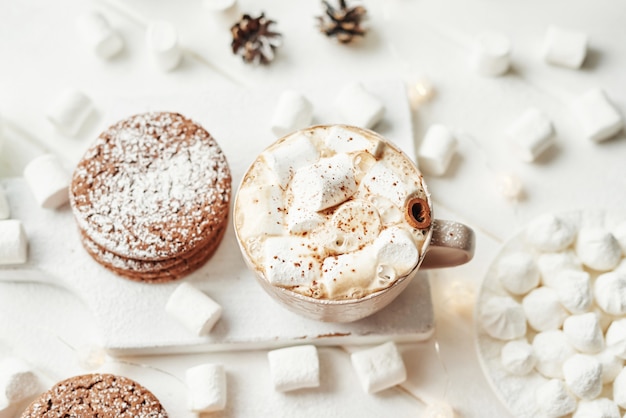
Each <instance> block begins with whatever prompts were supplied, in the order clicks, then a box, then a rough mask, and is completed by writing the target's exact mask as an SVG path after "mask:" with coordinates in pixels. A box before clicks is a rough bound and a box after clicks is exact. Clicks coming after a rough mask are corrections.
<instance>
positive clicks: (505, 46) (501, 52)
mask: <svg viewBox="0 0 626 418" xmlns="http://www.w3.org/2000/svg"><path fill="white" fill-rule="evenodd" d="M510 56H511V41H510V40H509V38H507V37H506V36H504V35H502V34H500V33H495V32H485V33H482V34H480V35H479V36H477V37H476V39H475V40H474V43H473V47H472V57H471V66H472V68H473V69H474V71H476V72H477V73H479V74H481V75H485V76H491V77H495V76H499V75H502V74H504V73H506V72H507V71H508V70H509V66H510V61H511V57H510Z"/></svg>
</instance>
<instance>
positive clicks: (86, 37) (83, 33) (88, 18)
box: [76, 12, 124, 59]
mask: <svg viewBox="0 0 626 418" xmlns="http://www.w3.org/2000/svg"><path fill="white" fill-rule="evenodd" d="M76 30H77V32H78V36H79V37H80V38H81V41H82V42H83V43H84V44H85V46H86V47H87V48H89V49H90V50H91V51H92V52H93V53H94V54H95V55H97V56H98V57H99V58H102V59H109V58H112V57H114V56H115V55H117V54H118V53H119V52H120V51H121V50H122V49H123V48H124V40H123V39H122V37H121V36H120V34H119V33H117V31H115V30H114V29H112V28H111V25H110V24H109V22H108V21H107V19H106V18H105V17H104V16H102V15H101V14H100V13H98V12H90V13H85V14H82V15H80V16H78V18H77V19H76Z"/></svg>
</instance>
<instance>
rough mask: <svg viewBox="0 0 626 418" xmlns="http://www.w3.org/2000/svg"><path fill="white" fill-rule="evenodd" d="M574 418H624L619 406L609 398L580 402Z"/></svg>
mask: <svg viewBox="0 0 626 418" xmlns="http://www.w3.org/2000/svg"><path fill="white" fill-rule="evenodd" d="M572 418H622V417H621V415H620V413H619V408H618V407H617V404H615V402H613V401H612V400H610V399H608V398H598V399H594V400H593V401H580V402H579V403H578V408H577V409H576V412H574V415H572Z"/></svg>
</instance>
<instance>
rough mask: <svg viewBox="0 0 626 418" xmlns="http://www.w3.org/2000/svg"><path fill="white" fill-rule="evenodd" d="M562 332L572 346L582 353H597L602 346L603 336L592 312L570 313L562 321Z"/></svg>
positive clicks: (596, 317) (596, 318)
mask: <svg viewBox="0 0 626 418" xmlns="http://www.w3.org/2000/svg"><path fill="white" fill-rule="evenodd" d="M563 333H564V334H565V336H566V337H567V339H568V341H569V342H570V344H572V346H573V347H574V348H575V349H577V350H578V351H580V352H583V353H597V352H599V351H600V350H602V349H603V348H604V336H603V335H602V330H601V329H600V323H599V321H598V316H597V315H596V314H595V313H594V312H589V313H586V314H582V315H572V316H570V317H568V318H566V319H565V321H564V322H563Z"/></svg>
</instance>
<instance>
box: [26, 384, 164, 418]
mask: <svg viewBox="0 0 626 418" xmlns="http://www.w3.org/2000/svg"><path fill="white" fill-rule="evenodd" d="M167 416H168V415H167V412H166V411H165V409H164V408H163V406H162V405H161V403H160V402H159V400H158V399H157V398H156V397H155V396H154V395H153V394H152V393H151V392H150V391H148V390H147V389H146V388H144V387H143V386H141V385H140V384H139V383H137V382H135V381H133V380H131V379H128V378H126V377H122V376H115V375H112V374H87V375H82V376H74V377H71V378H69V379H66V380H64V381H62V382H59V383H57V384H56V385H54V386H53V387H52V388H51V389H50V390H48V391H47V392H45V393H44V394H42V395H41V396H40V397H39V398H37V399H36V400H35V401H34V402H33V403H31V404H30V406H29V407H28V408H27V409H26V411H24V412H23V413H22V418H36V417H46V418H56V417H59V418H61V417H81V418H90V417H111V418H113V417H118V418H131V417H132V418H135V417H142V418H166V417H167Z"/></svg>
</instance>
